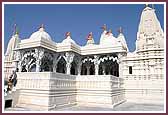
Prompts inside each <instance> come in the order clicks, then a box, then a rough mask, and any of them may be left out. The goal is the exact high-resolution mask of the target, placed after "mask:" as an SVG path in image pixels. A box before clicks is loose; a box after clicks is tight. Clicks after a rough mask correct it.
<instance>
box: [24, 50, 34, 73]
mask: <svg viewBox="0 0 168 115" xmlns="http://www.w3.org/2000/svg"><path fill="white" fill-rule="evenodd" d="M35 62H36V58H35V57H34V55H33V54H31V53H30V52H27V53H25V54H24V57H23V58H22V62H21V65H22V69H21V72H32V71H34V67H35Z"/></svg>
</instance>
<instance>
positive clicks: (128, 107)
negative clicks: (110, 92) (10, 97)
mask: <svg viewBox="0 0 168 115" xmlns="http://www.w3.org/2000/svg"><path fill="white" fill-rule="evenodd" d="M163 110H164V105H163V104H147V103H144V104H143V103H141V104H140V103H134V102H125V103H122V104H120V105H118V106H116V107H114V108H113V109H112V108H109V107H96V106H88V105H76V106H72V107H66V108H62V109H57V110H55V111H62V112H63V111H74V112H75V111H158V112H159V111H162V112H163ZM5 111H31V110H29V109H26V108H7V109H5Z"/></svg>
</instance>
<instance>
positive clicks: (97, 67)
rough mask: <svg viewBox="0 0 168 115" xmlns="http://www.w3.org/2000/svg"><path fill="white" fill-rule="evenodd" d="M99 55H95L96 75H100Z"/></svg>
mask: <svg viewBox="0 0 168 115" xmlns="http://www.w3.org/2000/svg"><path fill="white" fill-rule="evenodd" d="M99 64H100V61H99V56H97V55H95V56H94V65H95V75H99Z"/></svg>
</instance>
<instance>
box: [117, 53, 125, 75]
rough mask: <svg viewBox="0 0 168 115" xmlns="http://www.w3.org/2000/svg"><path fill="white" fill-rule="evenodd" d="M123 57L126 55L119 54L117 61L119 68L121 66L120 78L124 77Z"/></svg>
mask: <svg viewBox="0 0 168 115" xmlns="http://www.w3.org/2000/svg"><path fill="white" fill-rule="evenodd" d="M123 56H124V54H121V53H119V54H118V60H117V63H118V66H119V70H118V71H119V77H123V60H122V59H123Z"/></svg>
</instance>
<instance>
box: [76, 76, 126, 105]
mask: <svg viewBox="0 0 168 115" xmlns="http://www.w3.org/2000/svg"><path fill="white" fill-rule="evenodd" d="M76 81H77V89H78V90H77V102H78V104H86V105H88V104H89V105H96V106H98V105H100V106H111V107H114V106H115V105H117V104H119V103H121V102H123V101H125V92H124V88H123V79H122V78H119V77H115V76H112V75H97V76H96V75H83V76H77V80H76Z"/></svg>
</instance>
